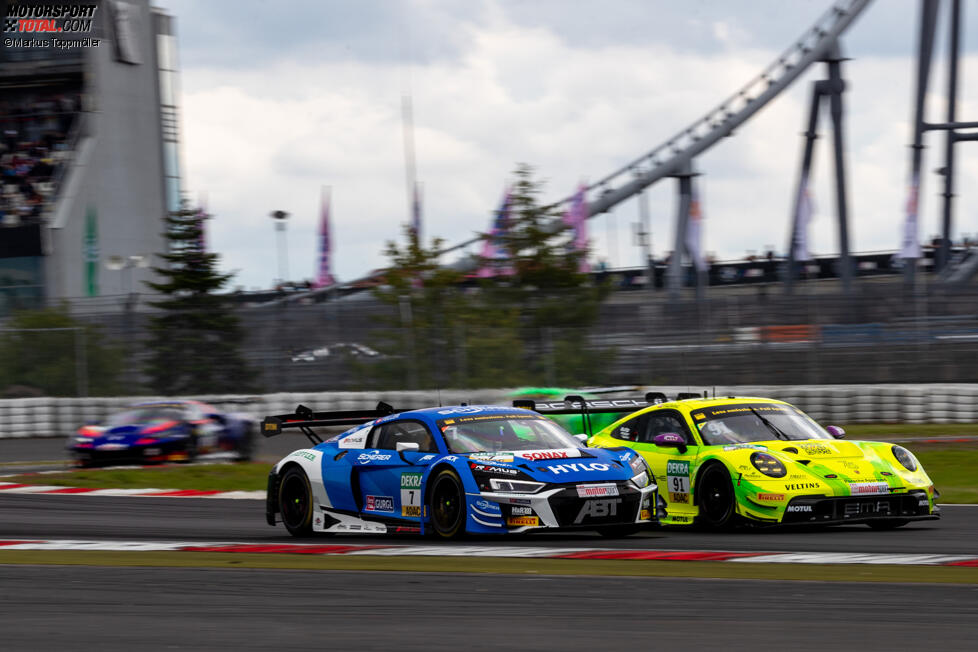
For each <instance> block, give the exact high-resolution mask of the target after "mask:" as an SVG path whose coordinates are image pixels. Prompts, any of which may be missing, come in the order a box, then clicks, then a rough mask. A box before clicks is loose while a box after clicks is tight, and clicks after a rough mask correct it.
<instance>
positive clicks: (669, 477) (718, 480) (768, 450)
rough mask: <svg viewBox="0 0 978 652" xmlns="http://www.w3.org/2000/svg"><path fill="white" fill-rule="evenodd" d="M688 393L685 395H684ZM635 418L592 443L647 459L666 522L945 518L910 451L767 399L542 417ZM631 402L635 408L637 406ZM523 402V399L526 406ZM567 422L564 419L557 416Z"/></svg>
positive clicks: (652, 403) (550, 410) (713, 524)
mask: <svg viewBox="0 0 978 652" xmlns="http://www.w3.org/2000/svg"><path fill="white" fill-rule="evenodd" d="M684 396H685V395H684ZM614 402H620V405H621V407H620V409H617V411H618V412H630V413H629V414H627V415H626V416H624V417H623V418H620V419H619V420H617V421H615V422H614V423H612V424H611V425H609V426H606V427H604V428H602V429H600V430H599V431H597V432H595V433H594V434H592V435H591V436H590V437H589V438H588V440H587V443H588V446H591V447H598V448H618V447H625V448H630V449H632V450H635V451H638V452H639V453H640V454H641V455H642V457H644V458H645V461H646V462H648V464H649V466H650V467H651V468H652V472H653V473H654V474H655V478H656V481H657V482H658V483H659V491H660V492H661V495H662V497H663V498H664V499H665V500H666V516H665V517H664V518H661V519H660V523H661V524H663V525H692V524H694V523H696V524H700V525H705V526H708V527H710V528H714V529H724V528H728V527H730V526H732V525H734V524H735V523H737V522H738V521H747V522H751V523H754V524H771V525H773V524H813V525H834V524H842V523H865V524H867V525H869V526H870V527H872V528H877V529H888V528H894V527H899V526H901V525H905V524H906V523H908V522H910V521H914V520H924V519H936V518H940V508H939V507H938V506H937V504H936V500H937V498H938V497H939V496H940V494H939V493H938V492H937V490H936V489H935V488H934V483H933V482H932V481H931V479H930V478H929V477H928V476H927V473H926V472H924V469H923V468H922V467H921V465H920V463H919V462H918V461H917V458H916V457H914V455H913V454H912V453H911V452H910V451H908V450H907V449H906V448H903V447H902V446H898V445H895V444H888V443H884V442H876V441H846V440H844V431H843V430H842V428H839V427H837V426H828V427H827V428H823V427H822V426H820V425H819V424H818V423H816V422H815V421H814V420H813V419H811V418H810V417H809V416H808V415H806V414H805V413H804V412H802V411H801V410H799V409H798V408H796V407H795V406H793V405H791V404H789V403H785V402H783V401H777V400H774V399H768V398H753V397H729V398H712V399H707V398H699V397H696V398H683V399H682V400H672V401H670V400H664V397H663V395H662V394H657V393H651V394H648V395H646V397H645V399H644V401H641V402H642V403H644V404H645V405H646V407H641V408H639V409H637V410H636V408H635V407H634V406H635V405H637V404H639V401H638V400H637V399H624V400H622V399H617V400H615V399H612V400H603V401H585V400H582V399H581V398H580V397H567V399H565V401H563V402H552V403H544V404H536V405H535V409H537V410H538V411H539V412H541V413H543V414H547V415H548V416H549V415H559V414H571V413H573V412H576V413H577V414H584V422H585V423H587V422H588V416H589V415H590V414H594V413H608V412H613V411H616V408H615V407H614V406H609V404H610V403H614ZM629 402H630V404H629ZM524 403H525V402H524ZM558 419H559V417H558Z"/></svg>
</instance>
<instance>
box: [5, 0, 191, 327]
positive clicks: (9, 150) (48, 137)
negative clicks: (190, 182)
mask: <svg viewBox="0 0 978 652" xmlns="http://www.w3.org/2000/svg"><path fill="white" fill-rule="evenodd" d="M9 4H12V3H10V2H8V1H7V0H0V14H2V15H4V16H6V15H7V6H8V5H9ZM62 4H79V3H77V2H67V3H62ZM85 4H88V5H91V4H93V2H92V0H86V2H85ZM94 4H96V10H95V14H94V17H93V21H92V26H91V30H90V32H87V33H85V34H80V35H79V36H84V37H90V41H89V42H88V44H86V45H77V46H74V47H64V46H62V47H54V46H47V47H44V46H37V44H36V40H37V39H30V40H21V41H16V40H15V42H14V46H12V47H4V48H3V49H2V50H0V98H2V99H0V181H2V183H0V317H2V316H3V315H5V314H7V313H9V311H10V310H11V309H14V308H20V307H36V306H40V305H44V304H46V303H48V304H49V303H52V302H55V301H58V300H61V299H81V298H85V297H110V296H113V295H122V294H127V293H130V292H137V291H138V292H140V293H145V292H147V291H148V290H147V288H145V286H143V285H142V281H145V280H150V278H151V275H152V271H151V270H150V269H148V268H143V267H133V268H132V269H126V270H125V273H120V271H119V270H117V269H116V270H113V269H109V268H108V267H107V266H106V264H105V263H106V262H107V261H108V260H110V259H121V260H131V257H133V256H140V257H142V258H143V259H145V260H152V257H153V256H154V255H155V254H158V253H161V252H162V251H163V250H164V247H165V242H164V240H163V238H162V236H161V233H162V232H163V225H162V219H163V217H164V215H165V214H166V212H167V211H168V210H172V209H175V208H177V207H178V205H179V201H180V157H179V132H178V129H177V125H178V119H177V116H178V112H177V100H176V78H177V62H176V46H175V43H176V39H175V36H174V21H173V19H172V18H171V17H170V16H168V15H167V14H165V13H163V12H162V11H161V10H159V9H157V8H155V7H151V6H150V5H149V0H128V1H127V2H110V1H107V0H103V1H98V2H95V3H94ZM5 36H10V34H5ZM94 39H98V41H99V44H98V45H97V46H96V45H92V44H91V42H92V41H94ZM29 41H34V42H29ZM100 303H101V304H102V305H106V306H108V307H110V308H111V306H118V307H119V308H120V309H121V307H122V306H123V302H122V301H119V302H113V301H104V300H103V301H102V302H100Z"/></svg>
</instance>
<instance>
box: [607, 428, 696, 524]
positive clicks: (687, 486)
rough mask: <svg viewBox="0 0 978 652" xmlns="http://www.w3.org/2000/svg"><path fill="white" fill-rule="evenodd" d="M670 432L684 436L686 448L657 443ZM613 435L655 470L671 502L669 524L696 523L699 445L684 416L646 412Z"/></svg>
mask: <svg viewBox="0 0 978 652" xmlns="http://www.w3.org/2000/svg"><path fill="white" fill-rule="evenodd" d="M666 433H675V434H677V435H680V436H682V437H683V439H684V440H685V446H660V445H658V444H656V443H655V442H654V440H655V437H656V435H662V434H666ZM610 434H611V436H612V437H613V438H614V439H620V440H622V441H623V442H628V444H627V445H628V447H629V448H632V449H634V450H636V451H638V452H639V453H641V455H642V457H644V458H645V461H646V462H648V463H649V466H650V467H652V473H653V474H655V479H656V482H657V483H658V484H659V493H660V495H661V496H662V497H663V498H664V499H665V500H666V503H667V507H666V511H667V512H668V518H667V519H666V521H665V522H667V523H670V522H671V523H689V522H692V519H693V518H694V517H695V516H696V512H697V508H696V507H695V506H694V505H693V486H692V477H693V472H694V471H695V469H696V457H697V455H698V454H699V446H697V445H696V440H695V439H693V436H692V434H691V433H690V430H689V427H688V426H687V425H686V420H685V418H684V417H683V415H682V413H681V412H679V411H678V410H673V409H661V410H652V411H649V412H645V413H643V414H640V415H638V416H636V417H633V418H632V419H629V420H628V421H625V422H624V423H622V424H621V425H620V426H618V427H617V428H615V429H614V430H612V431H611V433H610ZM684 448H685V450H683V449H684Z"/></svg>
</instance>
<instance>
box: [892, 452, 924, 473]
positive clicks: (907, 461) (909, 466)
mask: <svg viewBox="0 0 978 652" xmlns="http://www.w3.org/2000/svg"><path fill="white" fill-rule="evenodd" d="M890 450H892V451H893V457H895V458H896V459H897V462H899V463H900V464H902V465H903V468H905V469H906V470H908V471H916V470H917V460H916V459H915V458H914V456H913V454H912V453H911V452H910V451H908V450H907V449H906V448H904V447H903V446H894V447H893V448H891V449H890Z"/></svg>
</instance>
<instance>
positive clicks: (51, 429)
mask: <svg viewBox="0 0 978 652" xmlns="http://www.w3.org/2000/svg"><path fill="white" fill-rule="evenodd" d="M647 389H648V390H655V391H663V392H665V393H666V394H667V395H668V396H675V394H676V393H677V392H685V391H696V389H697V388H695V387H694V388H688V387H685V386H684V387H649V388H647ZM512 391H513V390H505V389H484V390H446V391H442V392H441V393H440V394H438V393H435V392H428V391H423V392H402V391H398V392H318V393H304V394H300V393H280V394H265V395H262V396H253V397H244V396H211V397H196V398H202V400H205V401H207V402H209V403H212V404H213V405H215V406H217V407H219V408H222V409H224V410H227V411H230V412H246V413H250V414H252V415H254V416H256V417H257V418H259V419H260V418H262V417H264V416H266V415H269V414H288V413H291V412H292V411H293V410H295V407H296V405H298V404H299V403H302V404H304V405H307V406H309V407H311V408H313V409H315V410H352V409H364V408H373V407H374V406H376V405H377V401H379V400H383V401H385V402H387V403H390V404H391V405H393V406H394V407H396V408H398V409H413V408H421V407H428V406H431V405H438V404H442V405H457V404H458V403H462V402H465V403H469V404H479V403H488V404H499V405H507V404H509V403H510V400H511V399H510V398H509V395H510V393H511V392H512ZM644 392H645V389H644V388H643V389H640V390H636V391H634V392H626V393H624V394H623V395H626V394H627V395H629V396H640V395H643V394H644ZM731 395H737V396H768V397H772V398H778V399H782V400H786V401H788V402H790V403H794V404H795V405H797V406H798V407H800V408H801V409H803V410H805V411H806V412H807V413H808V414H809V415H811V416H812V417H813V418H815V419H817V420H818V421H819V422H821V423H822V424H824V425H829V424H833V425H842V426H844V425H846V424H850V423H876V422H891V423H968V422H975V421H978V384H948V385H936V384H935V385H895V384H890V385H787V386H761V385H755V386H736V387H735V386H729V387H717V396H731ZM141 400H151V398H144V399H134V398H87V399H81V398H33V399H7V400H2V401H0V424H2V425H0V439H2V438H12V437H64V436H67V435H70V434H71V433H73V432H74V431H75V430H76V429H77V428H78V427H79V426H81V425H83V424H85V423H92V422H94V421H98V420H100V419H104V418H105V417H106V416H108V415H109V414H111V413H112V412H115V411H118V410H120V409H121V408H123V407H124V406H127V405H131V404H133V403H136V402H139V401H141Z"/></svg>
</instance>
